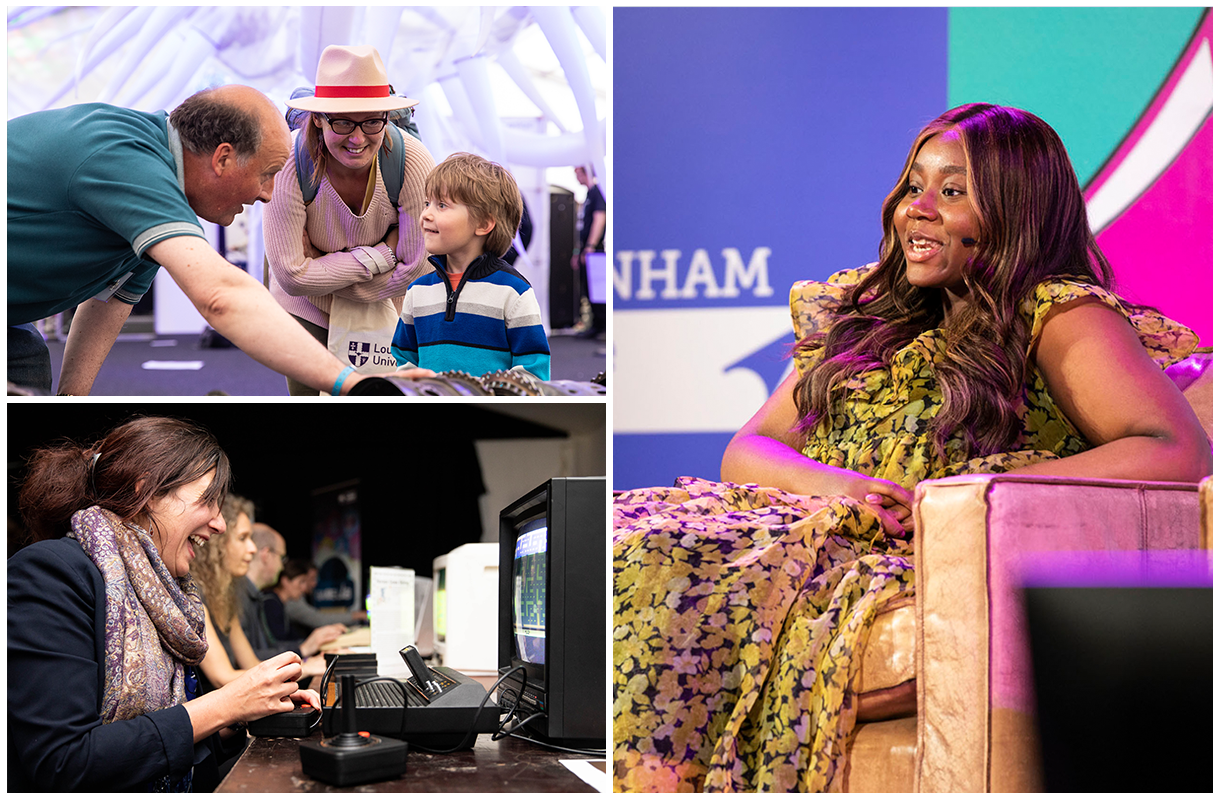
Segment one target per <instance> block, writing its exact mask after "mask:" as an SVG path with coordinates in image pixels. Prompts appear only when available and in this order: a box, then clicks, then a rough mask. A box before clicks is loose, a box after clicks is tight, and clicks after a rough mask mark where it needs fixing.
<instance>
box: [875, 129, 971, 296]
mask: <svg viewBox="0 0 1220 800" xmlns="http://www.w3.org/2000/svg"><path fill="white" fill-rule="evenodd" d="M894 232H895V234H897V236H898V242H899V243H900V244H901V245H902V252H903V254H904V255H905V256H906V263H907V280H908V281H910V283H911V284H912V285H914V286H921V287H924V288H930V289H944V290H945V291H946V292H948V293H949V295H950V296H951V297H952V298H953V299H962V298H964V297H965V294H966V287H965V284H964V283H963V281H962V272H963V269H964V267H965V265H966V261H967V260H969V258H970V255H971V252H972V250H973V245H969V244H965V243H964V242H963V239H978V236H979V219H978V216H977V215H976V214H975V213H974V208H973V207H972V206H971V205H970V198H969V197H968V195H967V183H966V150H965V148H963V147H962V142H961V137H960V136H959V135H958V133H957V131H955V130H952V129H950V130H947V131H945V132H944V133H941V134H938V135H937V136H934V137H932V138H931V139H929V140H928V141H926V142H924V144H923V146H922V147H920V148H919V152H918V153H917V154H916V155H915V161H914V163H913V164H912V165H911V172H910V174H909V175H908V176H907V189H906V192H905V194H904V195H903V197H902V199H901V200H900V201H899V203H898V207H897V209H895V211H894Z"/></svg>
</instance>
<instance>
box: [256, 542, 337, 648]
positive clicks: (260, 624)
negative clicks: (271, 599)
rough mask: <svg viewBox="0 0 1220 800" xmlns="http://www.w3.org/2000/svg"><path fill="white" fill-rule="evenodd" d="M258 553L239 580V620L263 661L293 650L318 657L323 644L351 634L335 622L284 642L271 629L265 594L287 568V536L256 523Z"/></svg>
mask: <svg viewBox="0 0 1220 800" xmlns="http://www.w3.org/2000/svg"><path fill="white" fill-rule="evenodd" d="M251 538H253V540H254V547H255V554H254V559H253V560H252V561H251V562H250V567H249V569H248V571H247V572H246V575H245V577H244V578H238V579H237V583H238V585H239V587H240V588H239V589H238V590H237V594H238V597H239V598H240V608H239V609H238V615H239V616H238V619H239V620H240V621H241V629H242V632H243V633H245V634H246V641H248V642H249V643H250V647H251V648H252V649H253V650H254V654H255V655H256V656H258V657H259V658H264V659H265V658H270V657H271V656H273V655H275V654H276V653H282V652H283V651H285V650H291V651H293V652H294V653H296V654H297V655H299V656H301V657H302V658H309V657H310V656H312V655H317V653H319V652H320V651H321V649H322V645H324V644H327V643H328V642H331V641H334V640H335V639H336V638H338V637H339V636H340V635H341V634H343V633H345V632H346V631H347V626H346V625H344V624H342V623H340V622H334V621H333V620H332V621H331V622H330V623H329V624H325V625H320V626H318V627H316V628H314V629H313V630H310V631H307V632H306V633H305V635H303V636H293V637H291V638H288V639H280V638H279V637H277V636H275V635H273V634H272V633H271V630H270V629H269V628H268V626H267V615H266V609H265V608H264V603H265V600H266V595H264V594H263V591H264V590H266V589H270V588H271V587H272V586H275V583H276V581H277V580H278V579H279V576H280V571H281V570H282V569H283V568H284V559H285V557H287V555H288V548H287V545H286V544H285V542H284V537H283V536H282V535H281V534H280V532H279V531H277V530H276V529H275V528H272V527H271V526H270V525H268V524H266V523H265V522H256V523H254V534H253V536H252V537H251Z"/></svg>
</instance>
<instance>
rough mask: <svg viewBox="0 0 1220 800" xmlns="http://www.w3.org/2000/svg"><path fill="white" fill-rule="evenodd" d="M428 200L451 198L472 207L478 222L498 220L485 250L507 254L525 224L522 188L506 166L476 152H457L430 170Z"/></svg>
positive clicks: (474, 218) (426, 186) (497, 254)
mask: <svg viewBox="0 0 1220 800" xmlns="http://www.w3.org/2000/svg"><path fill="white" fill-rule="evenodd" d="M424 194H426V195H427V197H428V200H429V201H432V200H442V199H443V200H449V201H450V202H454V203H461V204H462V205H464V206H466V208H468V209H469V210H470V217H471V219H472V220H474V221H475V222H476V224H478V223H484V222H486V221H488V220H495V223H496V225H495V227H494V228H492V229H491V233H489V234H487V241H486V242H484V243H483V249H484V251H485V252H488V253H492V254H494V255H496V256H503V255H504V254H505V253H507V252H508V248H509V247H511V246H512V243H513V237H514V236H516V235H517V226H518V225H520V224H521V190H520V189H518V188H517V182H516V181H515V180H513V176H512V175H511V174H509V171H508V170H506V169H505V168H504V167H502V166H500V165H499V164H496V163H494V162H492V161H488V160H487V159H485V158H480V157H479V156H476V155H474V154H472V153H454V154H453V155H451V156H449V157H448V158H446V159H445V160H444V161H442V162H441V163H440V164H438V165H437V167H436V169H434V170H432V172H430V173H428V178H427V180H426V181H425V182H424Z"/></svg>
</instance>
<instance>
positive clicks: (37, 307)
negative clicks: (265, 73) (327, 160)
mask: <svg viewBox="0 0 1220 800" xmlns="http://www.w3.org/2000/svg"><path fill="white" fill-rule="evenodd" d="M290 147H291V138H290V136H289V133H288V126H287V125H286V124H285V122H284V119H283V117H282V116H280V113H279V111H278V110H277V109H276V107H275V105H274V104H273V103H272V102H271V101H270V100H269V99H267V97H266V96H265V95H263V94H262V93H261V92H259V91H257V90H255V89H252V88H250V87H248V86H222V87H219V88H216V89H209V90H204V91H203V92H199V93H198V94H195V95H193V96H191V97H190V98H188V99H187V100H186V101H184V102H183V103H182V105H180V106H179V107H178V108H176V109H175V110H174V112H173V113H172V114H170V115H166V113H165V112H163V111H162V112H157V113H152V114H149V113H144V112H140V111H133V110H130V109H125V108H118V107H115V106H109V105H105V104H102V103H89V104H84V105H78V106H71V107H69V108H64V109H57V110H52V111H40V112H36V113H33V114H28V115H25V116H22V117H17V118H15V119H12V120H10V121H9V123H8V324H9V367H8V369H9V381H11V382H13V383H16V384H18V385H22V386H29V387H32V388H37V389H40V390H42V391H45V392H48V393H49V392H50V390H51V374H50V373H51V369H50V354H49V352H48V350H47V346H46V343H45V342H43V341H42V337H41V336H40V335H39V334H38V332H37V331H36V330H35V329H34V327H33V325H32V324H31V323H33V322H34V321H36V320H39V319H43V318H44V317H47V316H50V315H52V314H55V313H57V312H59V311H63V310H66V309H69V308H73V307H75V308H76V314H75V316H74V317H73V319H72V325H71V328H70V330H69V333H68V341H67V343H66V344H65V347H64V363H63V368H62V370H61V372H60V376H59V390H58V393H59V394H65V395H84V394H88V393H89V390H90V388H91V387H92V385H93V381H94V379H95V378H96V377H97V373H98V370H99V369H100V368H101V365H102V362H103V361H105V359H106V356H107V354H109V352H110V348H111V347H112V346H113V344H114V341H115V338H116V337H117V336H118V333H119V331H120V329H121V328H122V327H123V323H124V321H126V319H127V317H128V316H129V315H130V314H131V308H132V306H133V305H134V304H135V303H136V302H138V301H139V299H140V297H142V296H143V294H144V293H145V292H146V291H148V288H149V286H150V285H151V284H152V280H153V276H154V275H155V273H156V271H157V269H158V268H159V267H165V269H166V271H167V272H169V274H170V276H171V277H172V278H173V279H174V281H175V282H176V283H177V284H178V285H179V286H180V287H181V288H182V290H183V291H184V292H185V293H186V295H187V297H189V298H190V299H191V302H192V303H194V305H195V307H196V308H197V309H199V312H200V313H201V314H202V315H203V317H204V319H206V320H207V322H208V324H209V325H211V326H212V327H213V328H215V329H216V330H217V331H218V332H219V333H221V334H222V335H223V336H225V337H226V338H228V339H229V340H230V341H232V342H233V343H234V344H235V345H237V346H238V347H240V348H241V349H242V350H244V351H245V352H246V353H247V354H248V355H250V356H251V357H252V358H254V359H255V360H257V361H259V362H260V363H262V364H265V365H266V366H268V367H270V368H271V369H274V370H275V371H276V372H279V373H281V374H284V375H287V376H289V377H292V378H295V379H296V380H299V381H301V382H302V383H305V384H308V385H310V386H314V387H316V388H318V389H321V390H328V391H331V392H332V393H333V394H340V393H343V394H346V393H347V391H348V390H349V389H350V388H351V386H352V385H354V384H355V383H356V381H358V380H359V376H358V375H356V374H354V373H353V372H352V370H351V369H350V367H348V366H347V365H344V364H342V363H341V362H340V361H339V360H338V359H337V358H335V357H334V356H333V355H331V353H330V352H329V351H328V350H327V349H326V348H325V347H324V346H322V345H321V344H319V343H318V342H317V341H316V340H315V339H314V338H313V337H312V336H310V335H309V334H308V333H306V332H305V330H304V328H302V327H301V326H300V324H298V323H297V322H296V321H294V320H293V319H292V318H291V317H289V316H288V314H287V313H285V312H284V311H283V309H281V308H280V306H279V305H278V304H277V303H276V302H275V301H274V300H273V299H272V298H271V295H270V293H268V292H267V291H266V290H265V289H264V288H263V286H262V284H260V283H259V282H258V281H256V280H255V279H254V278H253V277H251V276H250V275H249V274H247V273H246V272H245V271H243V270H241V269H238V268H237V267H235V266H233V265H232V264H230V263H229V262H228V261H226V260H225V259H224V258H222V257H221V256H220V255H219V254H218V253H217V252H216V251H215V250H214V249H212V248H211V247H210V246H209V245H208V242H207V240H206V239H205V238H203V230H202V229H201V228H200V226H199V222H198V219H197V217H201V218H203V219H205V220H207V221H209V222H215V223H218V224H220V225H228V224H229V223H231V222H232V221H233V218H234V217H235V216H236V215H237V214H239V213H241V211H242V208H243V206H244V205H246V204H253V203H254V202H256V201H258V200H262V201H263V202H264V203H265V202H267V201H268V200H270V199H271V190H272V186H273V183H274V180H275V175H276V173H278V172H279V171H280V169H281V168H282V167H283V166H284V164H285V163H286V162H287V160H288V156H289V154H290V152H291V151H290Z"/></svg>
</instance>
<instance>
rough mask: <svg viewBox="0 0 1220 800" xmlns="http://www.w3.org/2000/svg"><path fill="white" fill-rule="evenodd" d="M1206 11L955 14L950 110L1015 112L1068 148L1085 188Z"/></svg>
mask: <svg viewBox="0 0 1220 800" xmlns="http://www.w3.org/2000/svg"><path fill="white" fill-rule="evenodd" d="M1203 13H1204V9H1202V8H954V9H951V10H950V12H949V107H950V108H952V107H954V106H958V105H961V104H963V103H972V102H979V101H983V102H990V103H998V104H1000V105H1007V106H1016V107H1018V108H1024V109H1026V110H1027V111H1031V112H1033V113H1035V114H1037V115H1038V116H1040V117H1042V118H1043V119H1044V120H1046V121H1047V122H1048V123H1049V124H1050V125H1051V127H1053V128H1054V129H1055V130H1056V131H1057V132H1058V133H1059V136H1060V138H1062V139H1063V143H1064V145H1065V146H1066V147H1067V150H1068V155H1069V156H1071V159H1072V164H1073V165H1074V166H1075V167H1076V175H1077V177H1078V178H1079V179H1080V183H1081V185H1082V186H1084V185H1085V184H1087V183H1088V182H1089V179H1090V178H1092V177H1093V175H1094V174H1095V173H1096V172H1097V171H1098V170H1099V169H1101V167H1102V165H1103V164H1104V163H1105V160H1106V158H1107V157H1108V156H1109V155H1110V153H1111V152H1112V151H1113V150H1114V148H1115V147H1117V146H1118V145H1119V143H1120V142H1121V141H1122V139H1123V137H1124V136H1126V134H1127V131H1128V130H1130V129H1131V127H1132V126H1133V125H1135V123H1136V121H1137V120H1138V119H1139V116H1140V113H1141V112H1142V111H1143V110H1144V108H1145V106H1147V105H1148V103H1149V102H1150V101H1151V100H1152V98H1153V96H1154V95H1155V94H1156V92H1157V89H1159V88H1160V86H1161V82H1162V81H1164V79H1165V77H1166V76H1167V75H1168V74H1169V72H1170V70H1171V69H1173V65H1174V63H1175V62H1176V61H1177V59H1178V56H1179V55H1180V54H1181V52H1182V48H1184V47H1185V46H1186V44H1187V43H1188V42H1189V41H1190V37H1191V34H1192V33H1194V30H1195V28H1196V26H1197V25H1198V24H1199V20H1200V19H1202V17H1203Z"/></svg>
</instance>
